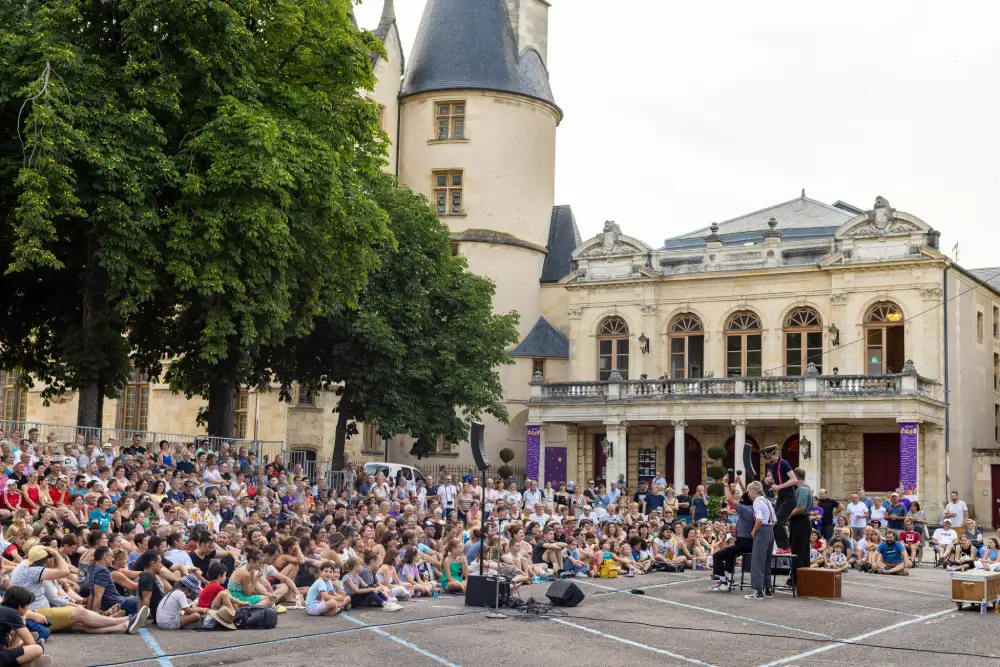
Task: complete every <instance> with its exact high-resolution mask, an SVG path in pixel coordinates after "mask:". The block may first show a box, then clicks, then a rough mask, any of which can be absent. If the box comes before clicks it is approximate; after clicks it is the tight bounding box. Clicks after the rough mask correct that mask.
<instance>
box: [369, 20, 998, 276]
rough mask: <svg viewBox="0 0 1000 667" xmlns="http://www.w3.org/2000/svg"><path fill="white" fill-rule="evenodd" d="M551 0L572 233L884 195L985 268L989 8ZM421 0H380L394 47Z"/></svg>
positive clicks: (990, 262)
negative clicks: (392, 22)
mask: <svg viewBox="0 0 1000 667" xmlns="http://www.w3.org/2000/svg"><path fill="white" fill-rule="evenodd" d="M551 3H552V7H551V9H550V11H549V62H548V67H549V75H550V80H551V84H552V90H553V93H554V94H555V98H556V102H557V103H558V104H559V106H560V107H562V109H563V111H564V113H565V119H564V120H563V122H562V124H561V125H560V127H559V130H558V136H557V147H556V151H557V153H556V202H555V203H556V204H570V205H572V207H573V211H574V213H575V215H576V220H577V223H578V225H579V226H580V233H581V234H582V235H583V237H584V238H589V237H591V236H594V235H595V234H597V233H598V232H600V230H601V228H602V226H603V223H604V221H605V220H614V221H616V222H618V224H619V225H620V226H621V228H622V231H623V232H624V233H625V234H628V235H630V236H634V237H637V238H639V239H642V240H643V241H645V242H646V243H648V244H649V245H651V246H653V247H658V246H659V245H662V243H663V240H664V239H666V238H670V237H673V236H677V235H680V234H683V233H686V232H690V231H693V230H695V229H699V228H702V227H705V226H707V225H709V224H711V223H712V222H713V221H717V222H722V221H724V220H728V219H730V218H734V217H737V216H739V215H742V214H744V213H749V212H751V211H755V210H758V209H761V208H765V207H767V206H770V205H772V204H777V203H780V202H783V201H787V200H789V199H793V198H795V197H798V196H799V194H800V192H801V191H802V189H803V188H804V189H805V191H806V195H807V196H808V197H811V198H813V199H817V200H819V201H822V202H826V203H828V204H832V203H833V202H835V201H837V200H838V199H839V200H843V201H845V202H848V203H850V204H853V205H855V206H858V207H859V208H863V209H866V210H867V209H870V208H871V207H872V204H873V203H874V201H875V197H876V196H877V195H882V196H884V197H886V198H887V199H888V200H889V202H890V204H891V205H892V206H893V207H894V208H897V209H899V210H901V211H905V212H907V213H910V214H912V215H915V216H917V217H919V218H921V219H922V220H924V221H925V222H927V223H928V224H929V225H931V227H933V228H935V229H937V230H939V231H940V232H941V233H942V239H941V249H942V251H944V252H946V253H948V254H949V255H951V256H952V257H954V254H953V252H952V249H953V246H954V245H955V244H956V243H958V246H959V250H958V252H959V258H958V260H959V263H960V264H962V265H963V266H965V267H967V268H979V267H984V266H1000V220H998V217H1000V216H998V205H1000V187H998V180H997V179H998V176H1000V85H998V83H997V81H998V76H997V75H998V73H1000V40H997V39H996V28H995V26H996V25H998V22H1000V3H996V2H965V3H940V2H937V3H935V2H918V1H914V0H910V1H906V2H902V1H899V2H897V1H890V0H879V2H870V1H868V2H857V1H854V0H847V1H842V2H837V3H825V4H824V3H803V2H801V0H798V1H797V2H783V1H773V0H769V1H768V2H733V1H730V0H717V1H716V2H677V1H676V0H675V1H668V2H664V1H663V0H614V1H613V2H612V1H609V0H604V1H602V2H599V1H598V0H551ZM424 4H425V0H395V6H396V15H397V20H398V23H399V29H400V33H401V36H402V39H403V43H404V45H405V47H406V49H407V53H409V51H410V46H411V45H412V43H413V39H414V37H415V36H416V32H417V27H418V26H419V23H420V16H421V14H422V13H423V7H424ZM381 9H382V0H364V2H363V3H362V4H361V6H359V7H358V8H357V10H356V14H357V16H358V22H359V23H360V24H361V26H362V27H366V28H374V27H375V26H376V25H377V24H378V17H379V15H380V13H381ZM779 222H780V221H779Z"/></svg>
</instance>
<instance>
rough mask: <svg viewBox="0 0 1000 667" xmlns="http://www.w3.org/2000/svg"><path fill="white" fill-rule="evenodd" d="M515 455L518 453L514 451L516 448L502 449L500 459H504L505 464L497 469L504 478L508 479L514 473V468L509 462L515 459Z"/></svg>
mask: <svg viewBox="0 0 1000 667" xmlns="http://www.w3.org/2000/svg"><path fill="white" fill-rule="evenodd" d="M515 456H517V455H516V454H515V453H514V450H513V449H511V448H510V447H504V448H503V449H501V450H500V460H501V461H503V465H502V466H500V468H499V469H498V470H497V474H498V475H499V476H500V477H501V478H502V479H505V480H506V479H507V478H509V477H510V476H511V475H513V474H514V470H513V468H511V467H510V466H509V465H508V464H509V463H510V462H511V461H513V460H514V457H515Z"/></svg>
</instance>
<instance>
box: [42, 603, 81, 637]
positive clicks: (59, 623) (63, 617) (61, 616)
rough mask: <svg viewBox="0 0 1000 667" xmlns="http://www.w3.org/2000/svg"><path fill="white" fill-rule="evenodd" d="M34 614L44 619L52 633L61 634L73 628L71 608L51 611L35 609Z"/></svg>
mask: <svg viewBox="0 0 1000 667" xmlns="http://www.w3.org/2000/svg"><path fill="white" fill-rule="evenodd" d="M35 612H36V613H38V614H41V615H42V616H44V617H45V620H47V621H48V622H49V623H50V625H49V630H51V631H52V632H61V631H63V630H69V629H70V628H72V627H73V607H54V608H51V609H48V608H46V609H36V610H35Z"/></svg>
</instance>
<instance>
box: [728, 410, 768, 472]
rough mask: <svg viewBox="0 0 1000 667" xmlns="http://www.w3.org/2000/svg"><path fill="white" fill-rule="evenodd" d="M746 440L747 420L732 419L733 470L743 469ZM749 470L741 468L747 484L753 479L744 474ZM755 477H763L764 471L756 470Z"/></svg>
mask: <svg viewBox="0 0 1000 667" xmlns="http://www.w3.org/2000/svg"><path fill="white" fill-rule="evenodd" d="M746 442H747V420H746V419H734V420H733V464H734V467H733V469H734V470H742V469H743V446H744V445H746ZM762 465H763V464H762ZM749 472H750V471H748V470H743V475H744V477H743V479H744V480H746V482H747V484H749V483H750V482H751V481H753V480H751V479H749V478H748V477H747V476H746V475H748V474H749ZM757 477H758V479H764V471H763V470H758V471H757Z"/></svg>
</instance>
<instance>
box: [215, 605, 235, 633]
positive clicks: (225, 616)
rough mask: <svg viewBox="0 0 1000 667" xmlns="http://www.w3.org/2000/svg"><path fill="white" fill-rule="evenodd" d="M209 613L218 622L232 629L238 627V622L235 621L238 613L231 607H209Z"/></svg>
mask: <svg viewBox="0 0 1000 667" xmlns="http://www.w3.org/2000/svg"><path fill="white" fill-rule="evenodd" d="M208 615H209V616H211V617H212V618H213V619H214V620H215V622H216V623H218V624H219V625H221V626H222V627H224V628H228V629H230V630H235V629H236V624H235V623H233V621H234V620H236V614H234V613H233V612H232V611H231V610H230V609H228V608H226V607H219V608H218V609H209V610H208Z"/></svg>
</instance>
